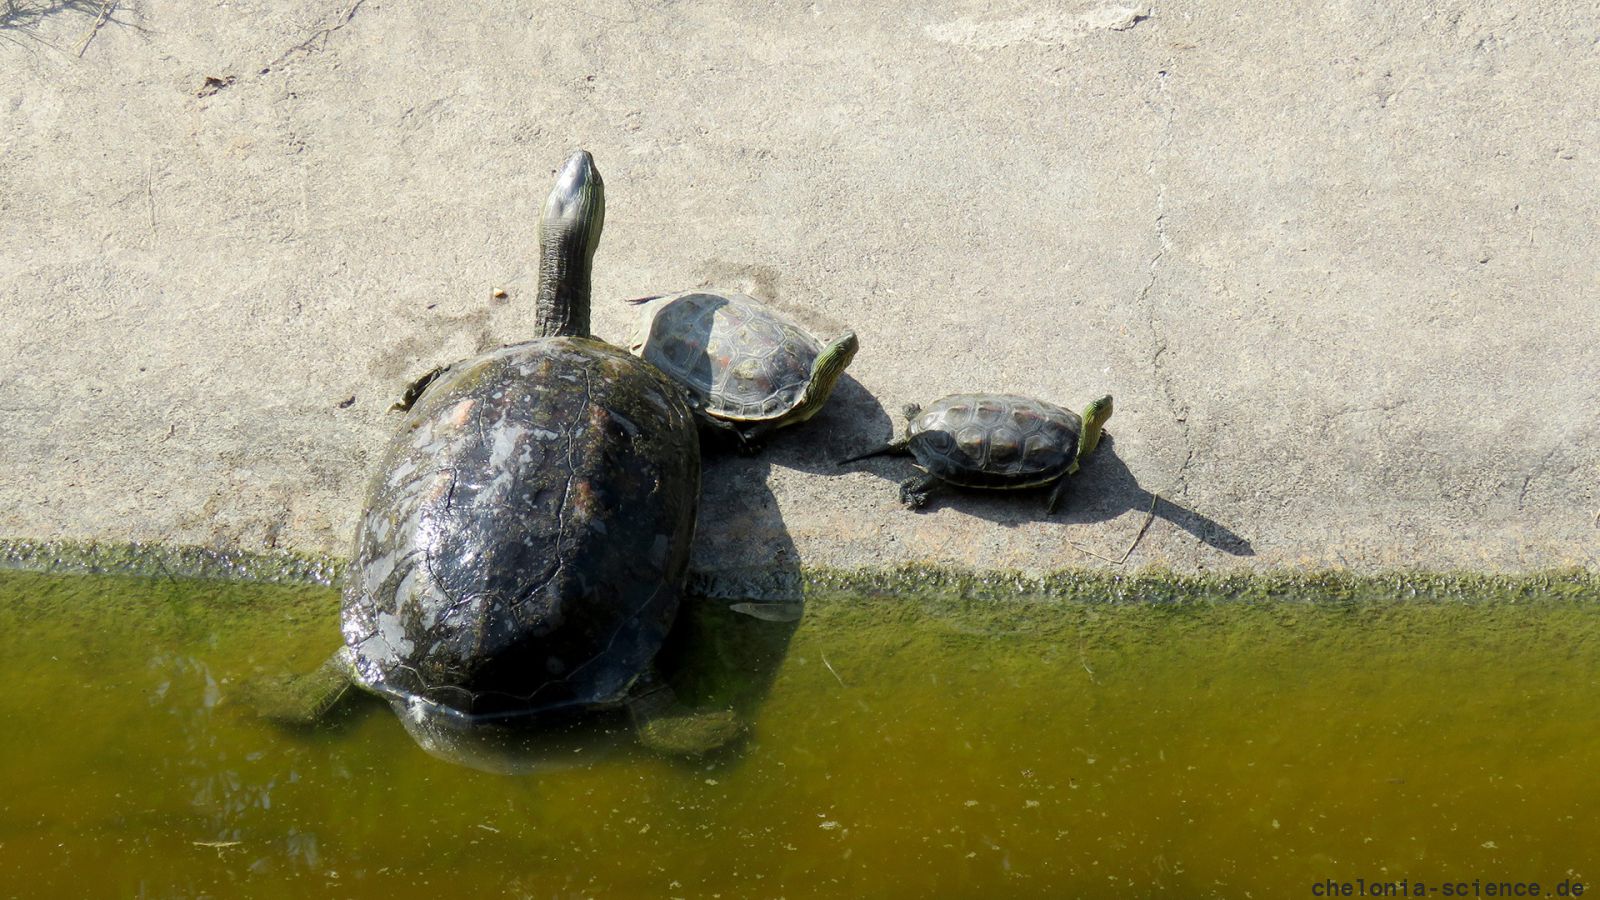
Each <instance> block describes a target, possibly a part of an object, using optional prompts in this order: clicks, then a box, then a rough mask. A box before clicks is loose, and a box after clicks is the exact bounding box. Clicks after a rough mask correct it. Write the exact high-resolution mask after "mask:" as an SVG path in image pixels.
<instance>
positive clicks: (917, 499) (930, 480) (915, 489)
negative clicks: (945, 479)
mask: <svg viewBox="0 0 1600 900" xmlns="http://www.w3.org/2000/svg"><path fill="white" fill-rule="evenodd" d="M938 485H939V479H937V478H935V477H933V476H932V475H918V476H916V477H915V478H907V479H906V480H905V481H902V482H900V502H901V503H904V504H905V505H906V509H921V508H923V507H924V506H927V505H928V498H929V497H931V496H932V495H933V492H934V489H935V488H937V487H938Z"/></svg>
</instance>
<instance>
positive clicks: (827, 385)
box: [794, 331, 861, 422]
mask: <svg viewBox="0 0 1600 900" xmlns="http://www.w3.org/2000/svg"><path fill="white" fill-rule="evenodd" d="M860 346H861V345H860V343H859V342H858V341H857V340H856V333H855V332H854V331H846V332H845V333H844V334H842V335H840V336H839V337H838V338H837V339H835V340H834V342H833V343H831V344H829V345H828V346H826V347H824V348H823V350H822V352H821V353H819V354H817V358H816V360H815V361H814V362H813V363H812V364H811V383H810V385H808V386H807V387H806V395H805V399H803V400H802V401H800V405H799V406H798V407H797V408H796V409H795V411H794V420H795V421H796V422H804V421H805V420H807V419H809V418H811V417H812V416H814V415H816V414H817V411H818V410H820V409H822V406H823V404H825V403H827V402H828V395H829V394H832V393H833V386H834V385H835V384H836V383H838V381H839V376H840V375H843V374H844V370H845V367H846V366H848V365H850V360H852V359H855V358H856V350H857V349H858V348H859V347H860Z"/></svg>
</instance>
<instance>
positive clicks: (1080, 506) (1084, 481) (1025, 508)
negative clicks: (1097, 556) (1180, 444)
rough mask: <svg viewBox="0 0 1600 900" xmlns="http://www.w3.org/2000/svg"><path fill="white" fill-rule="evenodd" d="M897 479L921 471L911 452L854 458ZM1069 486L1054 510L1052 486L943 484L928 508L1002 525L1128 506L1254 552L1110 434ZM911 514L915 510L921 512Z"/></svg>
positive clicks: (1080, 517)
mask: <svg viewBox="0 0 1600 900" xmlns="http://www.w3.org/2000/svg"><path fill="white" fill-rule="evenodd" d="M857 466H859V467H860V468H859V470H860V471H869V472H873V473H874V474H877V475H880V476H882V477H884V478H886V479H889V480H891V481H893V482H895V483H896V484H898V483H899V482H900V481H903V480H904V479H906V478H910V477H911V476H912V475H913V474H916V473H917V472H918V471H919V470H918V469H917V468H916V467H915V466H913V465H912V460H911V458H910V457H909V456H891V457H885V458H883V459H877V460H863V461H862V462H860V463H852V464H851V468H852V469H853V468H855V467H857ZM1067 477H1068V479H1069V481H1068V482H1067V488H1066V491H1065V493H1064V494H1063V495H1062V497H1061V501H1060V504H1059V505H1058V506H1057V508H1056V511H1055V513H1054V514H1052V513H1050V512H1048V511H1047V510H1046V508H1045V504H1046V500H1047V498H1048V497H1049V495H1050V491H1051V486H1050V485H1046V486H1045V487H1042V488H1030V489H1024V490H1013V491H1002V490H978V489H968V488H960V487H956V486H955V485H950V484H945V483H940V484H939V486H938V488H937V489H936V490H935V492H934V494H933V497H932V499H931V500H930V501H929V502H928V505H927V507H925V508H924V510H928V509H935V508H937V507H938V506H940V505H942V504H949V505H951V506H954V507H956V508H958V509H960V510H961V511H962V512H965V513H968V514H970V515H974V516H977V517H978V518H981V519H987V520H988V521H991V522H995V523H997V524H1000V525H1006V526H1016V525H1020V524H1023V523H1025V522H1057V523H1060V524H1063V525H1087V524H1093V523H1097V522H1106V521H1110V520H1111V519H1115V518H1117V517H1118V516H1121V515H1123V514H1124V513H1127V512H1129V511H1134V512H1140V513H1149V514H1151V515H1154V516H1155V517H1156V518H1160V519H1164V520H1166V521H1168V522H1171V523H1172V524H1174V525H1176V526H1178V527H1179V528H1182V529H1183V530H1184V531H1187V532H1188V533H1189V534H1191V535H1193V536H1194V537H1195V538H1196V539H1198V540H1200V541H1201V542H1203V543H1205V544H1206V545H1207V546H1209V547H1212V548H1213V549H1216V550H1220V551H1222V552H1223V553H1227V554H1229V555H1230V556H1254V555H1255V550H1254V548H1252V547H1251V546H1250V542H1249V541H1248V540H1247V539H1245V538H1244V537H1243V536H1241V535H1239V534H1237V533H1236V532H1234V531H1233V530H1232V529H1230V528H1228V527H1227V526H1226V525H1223V524H1222V523H1221V522H1218V521H1216V520H1215V519H1212V518H1210V517H1208V516H1206V515H1204V514H1202V513H1199V512H1197V511H1195V510H1192V509H1189V508H1187V507H1185V506H1182V505H1180V504H1178V503H1176V502H1174V501H1173V500H1171V499H1170V498H1168V497H1165V496H1161V495H1158V494H1156V493H1154V492H1151V491H1148V490H1145V489H1144V488H1143V487H1141V486H1140V485H1139V481H1138V479H1137V478H1135V477H1134V475H1133V473H1132V472H1130V471H1129V470H1128V466H1127V464H1126V463H1124V462H1123V461H1122V459H1121V458H1120V457H1118V456H1117V453H1116V439H1115V438H1114V437H1113V436H1112V435H1111V434H1109V433H1107V434H1105V435H1103V436H1102V437H1101V439H1100V446H1099V447H1097V448H1096V449H1095V451H1094V453H1093V455H1091V456H1090V457H1089V458H1088V459H1087V460H1086V461H1085V462H1084V463H1083V468H1082V469H1081V470H1080V471H1079V472H1078V473H1077V474H1076V475H1070V476H1067ZM908 513H909V514H912V515H915V514H916V513H910V511H908Z"/></svg>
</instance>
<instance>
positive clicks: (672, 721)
mask: <svg viewBox="0 0 1600 900" xmlns="http://www.w3.org/2000/svg"><path fill="white" fill-rule="evenodd" d="M627 709H628V715H629V717H630V718H632V719H633V727H634V732H635V733H636V734H637V736H638V738H639V743H640V744H642V745H643V746H644V747H645V748H646V749H648V750H651V751H653V752H656V753H660V754H663V755H665V756H680V757H685V756H686V757H694V756H703V755H705V754H707V753H711V752H714V751H717V750H721V749H722V748H724V747H726V746H728V745H729V744H731V743H733V741H734V740H736V739H737V738H738V737H739V736H740V735H742V734H744V732H745V722H744V720H743V719H742V718H741V717H740V716H739V714H738V713H736V712H734V711H733V710H731V709H715V708H713V709H695V708H691V707H689V706H686V705H684V703H683V702H682V701H680V700H679V699H678V696H677V693H676V692H674V691H673V690H672V687H671V686H670V685H668V684H667V682H666V681H665V680H663V679H662V678H661V677H660V675H659V674H657V673H655V672H649V673H646V674H645V675H644V677H642V678H640V679H639V683H638V684H636V685H635V686H634V689H633V691H632V693H631V694H630V696H629V698H628V700H627Z"/></svg>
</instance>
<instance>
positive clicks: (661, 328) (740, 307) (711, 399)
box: [640, 291, 822, 421]
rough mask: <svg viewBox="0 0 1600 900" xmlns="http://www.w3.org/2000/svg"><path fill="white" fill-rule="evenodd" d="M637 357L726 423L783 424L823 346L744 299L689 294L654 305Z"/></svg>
mask: <svg viewBox="0 0 1600 900" xmlns="http://www.w3.org/2000/svg"><path fill="white" fill-rule="evenodd" d="M652 302H653V303H654V304H656V306H655V307H654V310H653V313H652V315H651V318H650V321H649V326H648V333H647V334H645V335H644V336H643V339H642V340H641V341H640V344H641V350H640V352H641V354H642V355H643V357H644V358H645V359H647V360H649V361H650V362H651V363H653V364H655V365H656V366H658V367H660V368H661V370H662V371H664V372H666V373H667V374H668V375H670V376H672V377H673V378H674V379H676V380H677V381H678V382H679V383H681V384H683V385H684V386H685V387H687V388H688V389H689V390H690V391H691V392H692V393H693V394H694V395H695V398H696V401H697V402H699V403H700V404H701V405H702V406H703V407H704V408H705V410H706V411H707V412H708V413H711V414H713V415H716V416H719V417H721V418H726V419H735V420H749V421H759V420H765V419H776V418H781V417H782V416H784V415H785V414H786V413H788V412H789V411H790V410H792V409H794V407H795V405H796V404H798V403H799V402H800V398H801V397H802V396H803V395H804V393H805V389H806V385H807V383H808V382H809V381H810V380H811V366H812V363H814V362H815V361H816V358H817V355H818V354H820V353H821V352H822V344H821V343H820V342H818V340H817V339H816V338H815V337H813V336H812V335H811V333H810V332H808V331H806V330H805V329H804V328H802V327H800V326H799V325H798V324H796V323H795V322H793V321H791V320H790V319H788V318H787V317H785V316H783V315H782V314H780V313H778V312H777V311H775V310H773V309H771V308H769V307H767V306H765V305H764V304H762V303H761V302H760V301H758V300H755V299H754V298H751V297H747V296H745V295H744V294H713V293H707V292H701V291H690V292H688V293H684V294H677V295H674V296H671V297H663V298H661V299H659V300H655V301H652Z"/></svg>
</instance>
